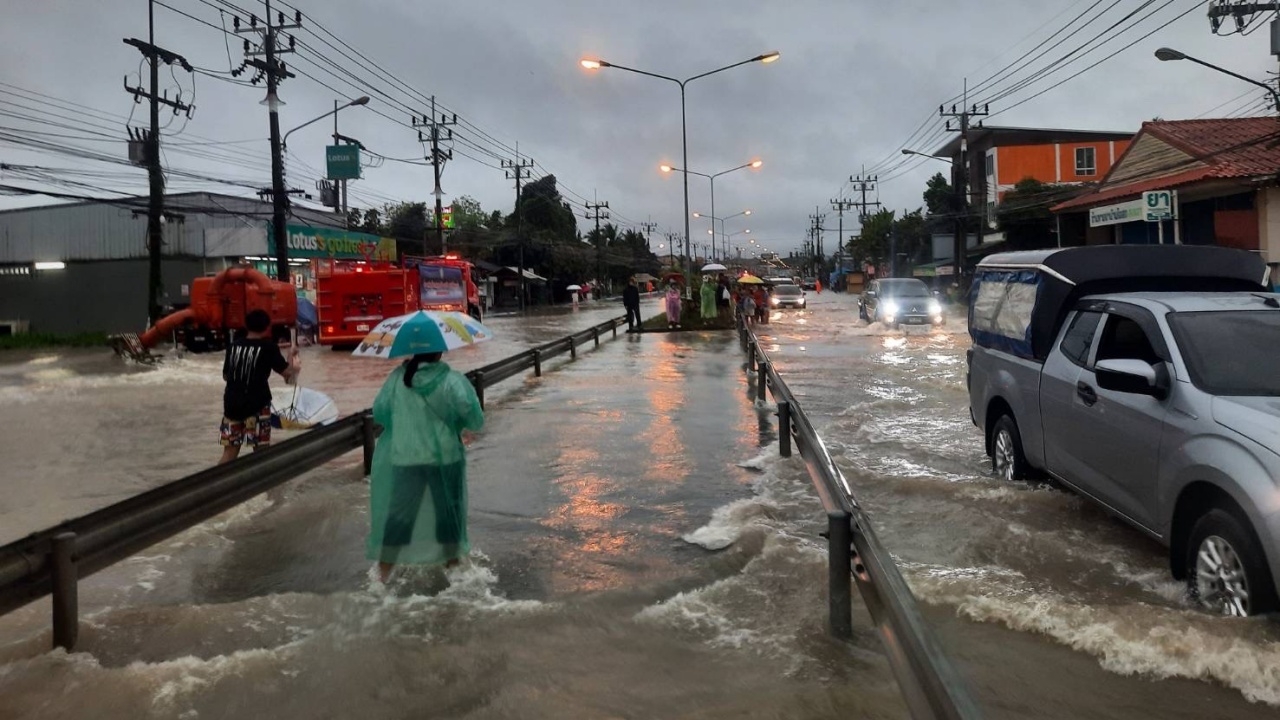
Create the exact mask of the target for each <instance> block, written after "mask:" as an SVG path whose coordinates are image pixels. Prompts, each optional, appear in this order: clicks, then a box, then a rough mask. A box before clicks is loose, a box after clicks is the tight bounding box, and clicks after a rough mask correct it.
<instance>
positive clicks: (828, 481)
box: [738, 323, 980, 720]
mask: <svg viewBox="0 0 1280 720" xmlns="http://www.w3.org/2000/svg"><path fill="white" fill-rule="evenodd" d="M738 332H739V335H740V338H741V341H742V346H743V348H744V349H745V350H746V351H747V358H748V359H747V369H748V370H749V371H755V372H756V399H757V400H760V401H764V399H765V390H766V388H767V389H768V391H769V393H770V394H771V395H772V396H773V399H774V401H775V402H776V403H777V406H778V442H779V446H780V451H781V455H782V456H783V457H790V456H791V454H792V453H791V445H792V442H793V441H794V443H795V446H796V447H797V448H798V449H799V451H800V455H801V457H803V458H804V461H805V465H806V467H807V468H808V470H809V477H810V479H811V480H812V481H813V486H814V489H815V490H816V491H817V493H818V497H819V498H820V499H821V501H822V507H823V509H824V510H825V511H826V513H827V532H826V537H827V559H828V584H829V589H830V597H829V603H830V606H829V612H830V620H829V622H830V630H831V633H832V635H834V636H836V637H838V638H842V639H848V638H850V637H852V634H853V616H852V610H853V608H852V590H851V587H850V585H851V582H850V579H851V578H852V579H853V580H855V581H856V582H857V585H858V592H859V594H860V595H861V596H862V601H863V603H864V604H865V605H866V607H867V610H868V611H869V612H870V613H871V619H872V621H873V622H874V623H875V630H876V633H877V634H878V635H879V636H880V641H881V643H882V644H883V645H884V649H885V653H886V654H887V656H888V659H889V665H890V667H891V668H892V670H893V674H894V677H895V678H897V680H898V685H899V687H900V688H901V690H902V695H903V697H904V699H905V700H906V701H907V706H908V708H909V709H910V711H911V715H912V717H915V718H948V719H961V718H963V719H966V720H967V719H969V718H978V717H980V715H979V713H978V710H977V706H975V705H974V703H973V700H972V698H971V697H970V696H969V690H968V687H967V684H966V683H965V682H964V681H963V680H962V679H961V677H960V675H959V674H958V673H957V672H956V670H955V668H954V666H952V664H951V662H950V661H949V660H948V659H947V657H946V656H945V655H944V654H943V652H942V648H941V646H940V645H939V644H938V641H937V640H936V639H935V638H934V635H933V632H932V630H930V629H929V626H928V624H927V623H926V622H925V621H924V617H923V616H922V615H921V614H920V608H919V606H918V605H917V604H916V599H915V596H914V595H912V594H911V588H910V587H908V586H907V581H906V580H905V579H904V578H903V577H902V573H901V572H900V571H899V570H898V566H897V564H896V563H895V562H894V560H893V557H892V556H891V555H890V554H889V552H888V551H887V550H886V549H885V548H884V546H883V545H881V544H880V540H879V539H878V538H877V537H876V533H875V529H874V528H873V527H872V525H871V520H870V518H869V517H868V516H867V514H866V513H865V512H864V511H863V510H862V508H861V507H859V505H858V501H857V499H856V497H855V496H854V493H853V489H852V487H851V486H850V485H849V483H848V481H847V480H846V479H845V477H844V473H842V472H841V471H840V468H839V467H838V466H837V465H836V464H835V461H833V460H832V459H831V454H830V453H828V452H827V448H826V445H824V444H823V442H822V438H821V437H819V435H818V433H817V431H816V430H815V429H814V427H813V423H812V422H810V420H809V417H808V416H807V415H806V414H805V412H804V410H803V409H802V408H801V407H800V404H799V403H798V402H796V399H795V396H794V395H792V393H791V389H790V388H788V387H787V384H786V382H784V381H783V379H782V376H781V375H779V374H778V371H777V368H776V367H775V365H774V364H773V362H772V361H770V360H769V356H768V355H767V354H765V352H764V350H763V349H761V347H760V341H759V339H758V338H757V337H756V335H755V333H754V332H752V331H751V330H750V329H748V328H747V327H745V326H744V325H742V324H741V323H739V326H738Z"/></svg>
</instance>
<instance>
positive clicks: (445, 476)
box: [366, 362, 484, 565]
mask: <svg viewBox="0 0 1280 720" xmlns="http://www.w3.org/2000/svg"><path fill="white" fill-rule="evenodd" d="M404 372H405V368H404V366H403V365H401V366H400V367H398V368H396V369H395V370H393V371H392V372H391V375H390V376H388V377H387V380H386V382H384V383H383V384H382V389H381V390H380V391H378V397H377V398H376V399H375V400H374V401H373V419H374V422H376V423H378V424H379V425H381V426H382V427H383V432H382V437H380V438H378V445H377V448H376V449H375V450H374V454H373V475H372V477H371V479H370V484H369V508H370V510H369V519H370V531H369V539H368V543H367V545H366V554H367V557H368V558H369V559H370V560H377V561H379V562H387V563H393V564H400V563H410V564H415V565H438V564H441V563H444V562H447V561H449V560H452V559H455V558H461V557H463V556H465V555H466V554H467V553H468V552H470V550H471V547H470V543H469V542H468V540H467V455H466V448H465V447H463V444H462V431H463V430H479V429H480V428H481V427H482V426H483V425H484V412H483V411H482V410H481V409H480V401H479V399H478V398H477V397H476V393H475V390H474V389H473V388H472V387H471V383H470V382H469V381H468V380H467V378H466V377H465V376H463V375H462V374H461V373H458V372H455V371H453V370H451V369H450V368H449V366H448V365H447V364H445V363H443V362H437V363H422V364H421V365H420V366H419V367H418V371H417V373H415V374H414V376H413V388H412V389H411V388H408V387H405V384H404Z"/></svg>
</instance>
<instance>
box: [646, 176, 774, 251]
mask: <svg viewBox="0 0 1280 720" xmlns="http://www.w3.org/2000/svg"><path fill="white" fill-rule="evenodd" d="M762 165H764V161H763V160H752V161H751V162H749V163H743V164H742V165H739V166H738V167H734V168H729V169H728V170H724V171H721V172H718V173H714V174H711V175H708V174H707V173H701V172H698V171H697V170H683V169H681V168H678V167H673V166H671V165H659V166H658V169H659V170H661V171H662V172H664V173H670V172H678V173H684V176H685V182H686V184H687V183H688V180H689V176H690V175H697V176H698V177H704V178H707V179H708V180H710V181H711V214H710V215H706V216H703V215H701V214H700V213H694V214H693V216H694V217H707V218H710V219H711V227H712V228H714V227H715V221H716V220H720V221H721V225H720V230H721V232H723V231H724V220H726V219H727V218H718V217H716V216H715V215H716V178H718V177H720V176H721V175H728V174H729V173H731V172H737V171H738V170H745V169H746V168H751V169H752V170H756V169H758V168H760V166H762ZM688 209H689V203H688V202H686V203H685V210H686V211H687V210H688ZM750 214H751V211H750V210H746V211H743V212H740V213H738V214H737V215H730V216H729V217H731V218H734V217H737V216H738V215H750ZM711 235H713V236H714V235H715V231H714V230H713V231H712V232H711ZM713 240H714V238H713ZM712 245H715V243H714V242H713V243H712ZM713 250H714V248H713ZM712 254H713V255H714V254H715V253H714V252H713V253H712ZM728 254H729V252H728V249H727V248H726V249H725V255H726V256H727V255H728Z"/></svg>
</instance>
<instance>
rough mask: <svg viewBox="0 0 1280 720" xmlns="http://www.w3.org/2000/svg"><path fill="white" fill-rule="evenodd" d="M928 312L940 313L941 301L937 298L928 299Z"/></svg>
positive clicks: (931, 313)
mask: <svg viewBox="0 0 1280 720" xmlns="http://www.w3.org/2000/svg"><path fill="white" fill-rule="evenodd" d="M929 314H930V315H941V314H942V303H940V302H938V301H937V300H930V301H929Z"/></svg>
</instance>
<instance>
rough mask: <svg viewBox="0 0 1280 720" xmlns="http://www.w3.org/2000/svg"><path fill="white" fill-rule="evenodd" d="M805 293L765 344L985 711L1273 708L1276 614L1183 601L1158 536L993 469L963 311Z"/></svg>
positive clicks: (1278, 660)
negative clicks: (936, 311) (802, 304)
mask: <svg viewBox="0 0 1280 720" xmlns="http://www.w3.org/2000/svg"><path fill="white" fill-rule="evenodd" d="M810 297H811V300H813V302H812V303H811V308H810V310H809V311H807V312H805V313H802V314H788V315H786V316H784V318H782V319H780V320H775V321H774V322H772V323H770V324H769V325H765V326H761V328H760V335H761V337H762V339H765V340H767V341H769V342H771V343H772V347H771V348H768V349H767V352H769V353H770V354H771V356H772V358H773V360H774V361H775V363H776V364H777V366H778V369H779V370H780V372H782V374H783V376H784V377H785V378H786V380H787V383H788V385H789V386H790V387H791V388H792V390H793V391H794V392H795V393H796V394H797V396H798V397H799V401H800V403H801V405H802V406H803V407H804V408H805V410H806V412H807V413H808V414H809V416H810V417H811V418H812V419H813V420H814V422H815V425H816V426H817V427H818V430H819V433H820V434H821V435H822V436H823V438H824V440H825V441H826V442H827V445H828V447H829V449H830V450H831V452H832V454H833V455H834V456H836V459H837V462H838V463H839V464H840V466H841V468H842V470H843V471H844V473H845V475H846V476H847V477H848V479H849V480H850V482H851V483H853V484H854V487H855V488H856V489H857V492H858V493H859V499H860V501H861V502H862V503H863V505H864V506H865V507H867V508H868V510H869V512H870V514H871V517H872V519H873V520H874V521H875V522H876V524H877V526H878V528H879V529H880V531H881V539H882V540H883V541H884V543H885V545H886V546H887V547H888V549H889V550H890V551H891V552H892V553H893V554H894V555H895V557H897V559H898V560H899V563H900V565H901V566H902V567H903V572H904V574H905V575H906V577H907V579H908V581H909V583H910V584H911V586H912V589H913V591H914V592H915V593H916V595H917V596H918V597H920V598H921V599H922V600H924V601H926V602H927V603H928V604H929V605H930V606H931V609H930V611H929V617H930V618H931V619H932V620H933V621H934V622H936V623H938V625H939V627H940V632H941V634H942V636H943V638H944V640H945V643H944V644H945V646H946V648H947V649H948V651H949V652H950V654H951V655H952V656H953V657H954V658H956V659H957V661H958V664H959V665H960V666H961V668H962V669H963V670H964V671H965V672H966V673H967V674H968V675H969V676H970V677H971V678H972V679H973V681H974V683H975V687H976V688H977V689H978V693H979V698H980V700H981V702H982V704H983V706H984V710H985V711H986V712H987V713H988V714H989V715H990V716H992V717H1010V718H1013V717H1033V716H1034V717H1061V718H1084V717H1088V718H1135V717H1142V718H1263V717H1277V716H1280V709H1278V708H1277V707H1276V706H1277V705H1280V631H1278V630H1277V625H1276V623H1275V621H1274V620H1268V619H1262V618H1258V619H1249V620H1239V619H1231V618H1219V617H1213V616H1210V615H1206V614H1203V613H1201V612H1198V611H1196V610H1193V609H1191V607H1190V606H1189V604H1188V603H1187V602H1186V599H1185V597H1184V594H1183V587H1182V584H1181V583H1179V582H1177V581H1175V580H1174V579H1173V578H1172V577H1171V576H1170V575H1169V571H1168V555H1167V551H1166V550H1165V549H1164V548H1162V547H1161V546H1159V545H1158V544H1157V543H1155V542H1153V541H1150V540H1148V539H1147V538H1146V537H1145V536H1143V535H1142V534H1140V533H1138V532H1137V531H1135V530H1132V529H1130V528H1129V527H1128V526H1127V525H1124V524H1123V523H1121V522H1119V521H1118V520H1114V519H1112V518H1111V517H1110V516H1108V515H1107V514H1106V513H1104V512H1102V511H1101V510H1099V509H1097V508H1096V507H1095V506H1094V505H1092V504H1089V503H1086V502H1084V501H1083V500H1081V499H1080V498H1079V497H1077V496H1075V495H1073V494H1071V493H1070V492H1068V491H1065V490H1062V489H1060V488H1057V487H1052V486H1049V485H1046V484H1041V483H1015V484H1010V483H1005V482H1003V481H1002V480H999V479H997V478H995V477H994V476H993V475H992V473H991V472H990V461H989V459H988V458H987V457H986V455H985V453H984V452H983V444H982V433H981V432H980V431H979V430H978V429H977V428H976V427H974V426H973V424H972V422H971V420H970V418H969V412H968V395H967V391H966V389H965V378H964V374H965V357H964V353H965V350H966V349H967V348H968V346H969V338H968V336H967V334H965V331H964V328H965V320H964V318H963V317H953V318H950V319H949V322H948V323H947V327H946V328H945V329H943V330H930V329H924V328H919V329H916V328H911V329H908V330H906V331H901V332H896V331H891V330H889V329H887V328H884V327H881V326H879V325H874V326H868V325H867V324H866V323H864V322H861V321H859V320H858V319H857V305H856V300H855V298H854V297H851V296H845V295H832V294H830V293H824V294H823V295H820V296H817V297H814V296H813V295H811V296H810ZM1251 701H1253V702H1251Z"/></svg>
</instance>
